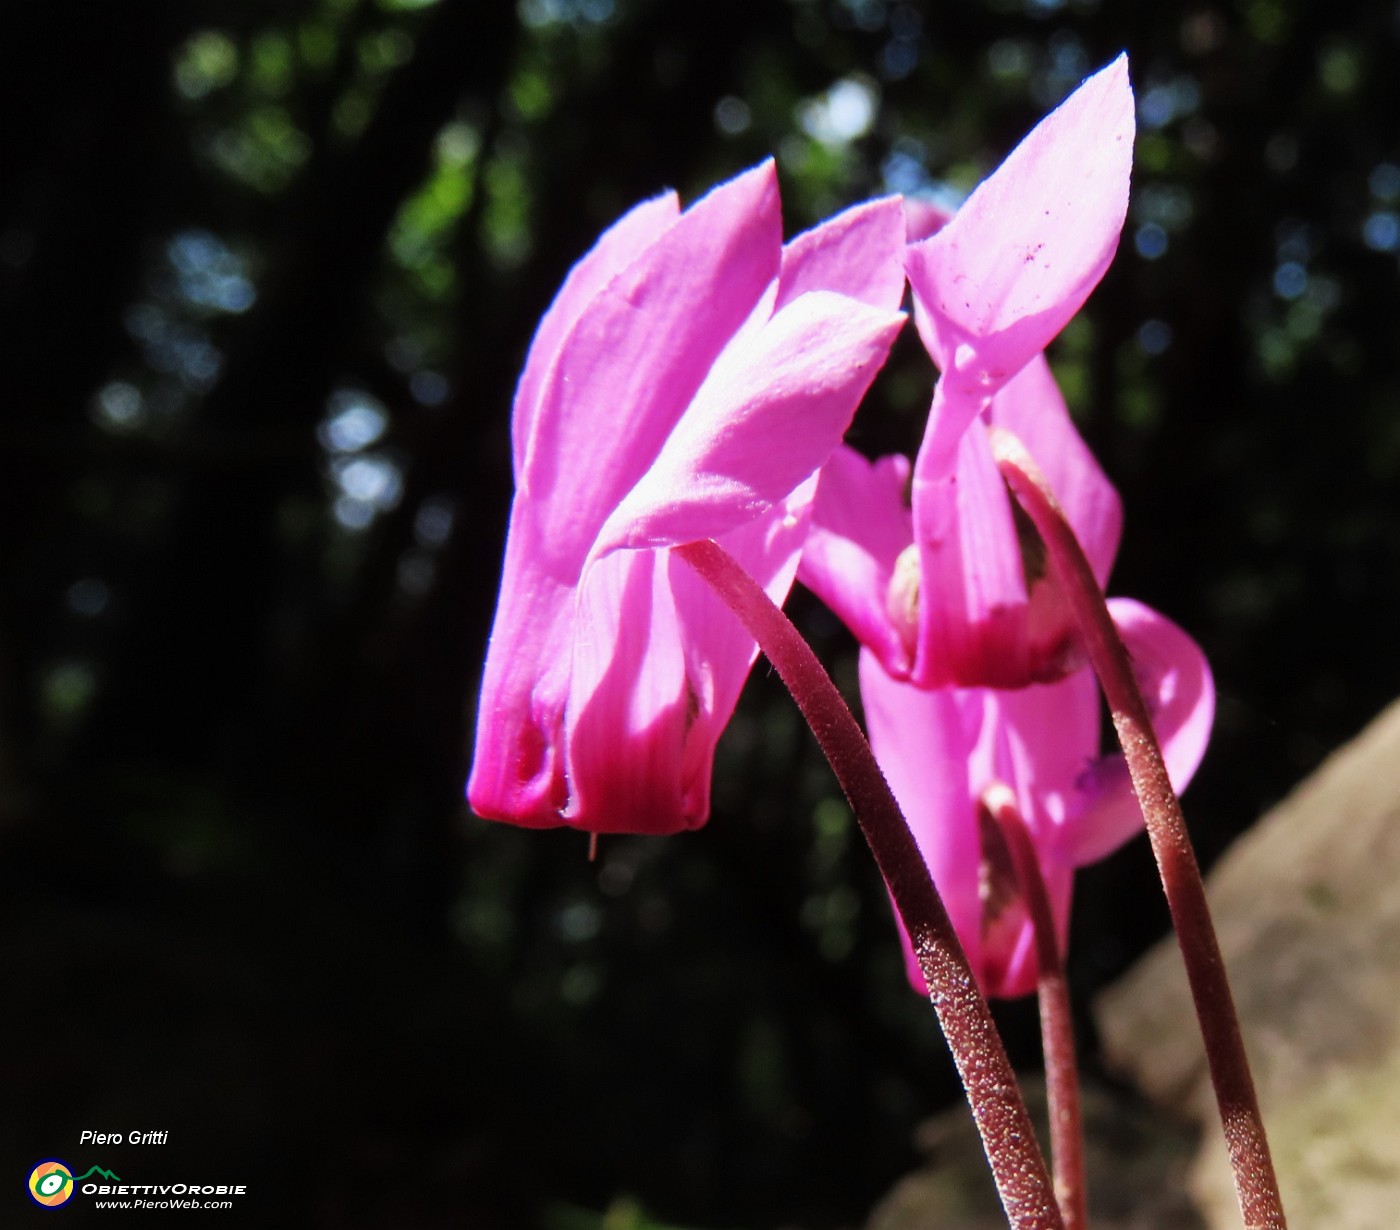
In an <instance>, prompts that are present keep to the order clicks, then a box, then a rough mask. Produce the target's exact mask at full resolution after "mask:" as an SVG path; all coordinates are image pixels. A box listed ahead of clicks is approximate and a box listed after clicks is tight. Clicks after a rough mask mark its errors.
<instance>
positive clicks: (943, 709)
mask: <svg viewBox="0 0 1400 1230" xmlns="http://www.w3.org/2000/svg"><path fill="white" fill-rule="evenodd" d="M860 695H861V700H862V702H863V703H864V705H865V721H866V728H867V729H868V731H869V733H870V746H871V748H872V749H873V750H874V752H875V758H876V759H877V760H878V761H879V762H880V768H881V769H882V770H883V771H884V774H885V777H886V779H887V780H888V781H889V784H890V789H891V790H892V791H893V792H894V797H895V799H896V801H898V803H899V806H900V808H901V810H902V811H903V812H904V815H905V818H906V819H907V820H908V822H909V829H910V832H911V833H913V835H914V840H915V842H916V843H917V844H918V847H919V852H920V853H921V854H922V855H923V857H924V862H925V863H926V864H927V865H928V869H929V872H930V874H931V875H932V876H933V881H934V884H935V885H936V886H937V888H938V892H939V895H940V896H941V897H942V898H943V904H944V906H945V907H947V910H948V915H949V917H950V918H951V919H952V922H953V926H954V928H955V929H956V930H957V933H958V938H959V939H961V940H962V943H963V947H964V948H965V949H966V950H967V956H968V960H969V961H970V962H971V964H972V968H973V969H974V970H975V969H979V968H980V967H981V941H980V936H979V928H980V926H981V902H980V900H979V897H978V871H979V868H980V866H981V859H982V854H981V845H980V842H979V839H978V834H977V823H976V818H975V815H974V813H973V804H972V797H973V796H972V793H971V789H970V784H969V781H968V754H969V750H970V748H971V746H972V743H973V740H974V738H975V735H976V732H977V729H978V727H979V725H980V720H981V713H982V703H983V700H982V694H981V693H979V692H966V693H958V692H954V691H951V690H949V689H937V690H933V691H926V690H923V689H921V688H916V687H913V686H911V685H910V684H907V683H900V682H898V681H897V680H895V679H892V678H890V676H889V675H888V674H887V673H886V672H885V670H884V668H883V667H882V666H881V665H880V663H879V662H878V661H877V660H876V658H875V656H874V655H873V654H872V653H871V652H870V651H869V650H868V649H862V650H861V653H860ZM907 951H908V950H907V948H906V952H907ZM910 955H911V956H912V954H910ZM909 971H910V981H911V982H913V983H914V985H915V987H921V986H922V982H923V979H922V976H921V975H920V974H919V969H918V965H917V964H911V965H910V967H909Z"/></svg>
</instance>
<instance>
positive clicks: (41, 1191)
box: [29, 1157, 73, 1208]
mask: <svg viewBox="0 0 1400 1230" xmlns="http://www.w3.org/2000/svg"><path fill="white" fill-rule="evenodd" d="M29 1194H30V1195H31V1196H33V1197H34V1202H35V1203H36V1204H42V1205H44V1206H45V1207H46V1208H53V1207H54V1206H55V1205H59V1204H62V1203H63V1202H64V1201H65V1200H67V1199H68V1197H69V1196H71V1195H72V1194H73V1172H72V1171H71V1170H69V1169H68V1165H67V1163H66V1162H60V1161H58V1160H57V1159H56V1158H52V1157H51V1158H49V1159H48V1160H47V1161H44V1162H40V1163H39V1164H38V1165H37V1166H35V1167H34V1169H33V1170H31V1171H30V1172H29Z"/></svg>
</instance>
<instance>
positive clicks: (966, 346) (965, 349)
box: [906, 56, 1134, 395]
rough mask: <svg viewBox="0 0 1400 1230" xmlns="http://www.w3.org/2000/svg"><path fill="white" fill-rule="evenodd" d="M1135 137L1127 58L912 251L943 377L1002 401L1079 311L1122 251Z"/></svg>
mask: <svg viewBox="0 0 1400 1230" xmlns="http://www.w3.org/2000/svg"><path fill="white" fill-rule="evenodd" d="M1133 132H1134V122H1133V96H1132V91H1131V89H1130V88H1129V86H1128V66H1127V59H1126V57H1123V56H1120V57H1119V58H1118V59H1117V60H1115V61H1114V62H1113V63H1112V64H1110V65H1109V66H1108V67H1107V68H1105V69H1103V70H1102V71H1101V72H1099V73H1097V74H1096V75H1095V76H1093V77H1090V78H1089V79H1088V80H1087V81H1086V82H1085V83H1084V84H1083V85H1082V86H1080V87H1079V89H1078V90H1076V91H1075V93H1074V94H1072V95H1071V96H1070V97H1069V98H1068V99H1067V100H1066V101H1065V102H1064V103H1062V104H1061V105H1060V107H1059V108H1058V109H1057V110H1055V111H1054V112H1052V113H1051V114H1050V115H1048V116H1047V117H1046V118H1045V119H1044V120H1042V121H1041V122H1040V124H1038V125H1037V126H1036V128H1035V129H1034V130H1033V131H1032V132H1031V133H1030V135H1029V136H1027V137H1026V139H1025V140H1024V141H1022V142H1021V144H1020V145H1018V146H1017V147H1016V149H1015V150H1013V151H1012V153H1011V156H1010V157H1009V158H1007V160H1006V161H1005V162H1003V163H1002V164H1001V166H1000V167H998V168H997V169H996V171H994V172H993V173H992V175H991V176H989V177H988V178H987V179H986V180H984V181H983V182H982V183H981V184H980V185H979V186H978V188H977V190H976V191H975V192H974V193H973V194H972V196H971V197H969V198H968V200H967V202H966V204H964V205H963V207H962V208H961V209H959V210H958V212H957V215H956V216H955V217H954V218H953V220H952V222H950V223H949V224H948V225H947V226H946V227H944V228H943V229H942V230H940V231H939V232H938V233H937V234H935V235H934V236H933V237H932V238H930V239H926V240H924V241H922V242H921V243H917V244H915V245H913V246H912V247H911V248H910V249H909V251H908V254H907V256H906V268H907V271H908V274H909V282H910V285H911V286H912V287H913V290H914V294H915V296H916V298H917V299H919V300H920V301H921V302H922V305H923V308H924V310H925V311H926V313H927V322H928V326H929V328H930V329H931V330H932V331H933V333H934V334H935V335H936V336H935V341H934V345H932V346H930V351H931V353H933V354H936V355H941V356H943V357H944V358H945V361H946V362H945V366H944V369H943V370H944V379H945V380H952V381H953V383H954V384H955V385H956V386H958V388H959V389H960V390H966V391H969V392H972V391H978V392H981V393H982V394H983V395H989V394H990V393H992V392H995V390H996V389H997V388H999V387H1000V386H1001V385H1002V384H1004V383H1005V382H1006V381H1007V380H1009V379H1010V378H1011V377H1012V376H1014V375H1015V374H1016V372H1017V371H1019V370H1020V369H1021V367H1023V366H1024V365H1025V363H1026V362H1027V361H1028V360H1029V359H1030V358H1031V357H1032V356H1033V355H1034V354H1036V353H1037V352H1039V351H1041V350H1043V349H1044V348H1045V345H1046V343H1047V342H1049V341H1050V339H1051V338H1052V337H1054V336H1055V334H1057V333H1058V332H1059V331H1060V329H1061V328H1063V326H1064V324H1065V322H1066V321H1068V320H1069V318H1070V317H1071V316H1073V315H1074V313H1075V312H1077V311H1078V310H1079V308H1080V306H1081V305H1082V304H1083V302H1084V300H1085V299H1086V298H1088V296H1089V292H1090V291H1091V290H1093V288H1094V286H1095V285H1097V283H1098V281H1099V279H1100V278H1101V277H1102V276H1103V273H1104V270H1105V269H1107V268H1108V264H1109V261H1110V260H1112V258H1113V253H1114V251H1115V250H1116V249H1117V246H1118V235H1119V232H1120V230H1121V229H1122V226H1123V219H1124V217H1125V215H1126V212H1127V206H1128V176H1129V172H1130V169H1131V165H1132V149H1133Z"/></svg>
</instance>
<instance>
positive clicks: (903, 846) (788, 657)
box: [673, 540, 1064, 1230]
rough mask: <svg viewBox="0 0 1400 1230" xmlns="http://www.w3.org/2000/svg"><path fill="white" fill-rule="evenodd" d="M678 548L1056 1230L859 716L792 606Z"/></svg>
mask: <svg viewBox="0 0 1400 1230" xmlns="http://www.w3.org/2000/svg"><path fill="white" fill-rule="evenodd" d="M673 550H674V554H675V555H677V556H678V557H679V558H680V559H682V560H684V561H685V562H686V563H687V564H689V565H690V567H691V568H693V569H694V570H695V571H696V572H697V573H698V574H699V575H700V577H701V578H703V579H704V580H705V581H706V582H707V583H708V584H709V585H710V586H711V587H712V588H713V589H714V591H715V593H716V594H718V595H719V597H720V598H721V599H722V600H723V601H724V602H725V604H726V605H728V607H729V608H730V609H731V610H732V611H733V612H734V613H735V614H736V615H737V616H738V617H739V619H740V621H741V622H742V623H743V625H744V627H745V628H746V629H747V630H748V632H749V634H750V635H751V636H753V637H754V639H755V640H756V641H757V642H758V644H759V647H760V648H761V649H762V651H763V652H764V654H766V655H767V657H768V660H769V661H770V662H771V663H772V664H773V666H774V668H775V669H776V670H777V672H778V674H779V675H780V676H781V678H782V680H783V682H784V683H785V684H786V685H787V687H788V690H789V691H790V692H791V693H792V695H793V699H794V700H796V702H797V705H798V708H799V709H800V710H801V711H802V715H803V717H804V718H806V720H807V723H808V725H809V726H811V728H812V733H813V734H814V735H816V737H817V742H818V743H819V744H820V745H821V749H822V751H823V752H824V753H825V755H826V757H827V759H828V760H829V761H830V762H831V766H832V768H833V770H835V773H836V776H837V780H838V781H839V782H840V784H841V788H842V790H844V791H845V793H846V797H847V798H848V799H849V800H850V803H851V807H852V809H853V811H854V813H855V816H856V819H857V821H858V823H859V824H860V827H861V832H862V833H863V834H864V836H865V839H866V841H867V842H868V843H869V845H870V849H871V851H872V853H873V854H874V855H875V861H876V864H877V865H878V866H879V869H880V873H881V874H882V875H883V876H884V878H885V883H886V884H887V885H888V887H889V891H890V895H891V897H892V898H893V899H894V902H895V906H896V908H897V909H898V911H899V913H900V916H901V917H902V919H903V921H904V925H905V927H906V929H907V930H908V934H909V937H910V939H911V941H912V943H913V946H914V950H915V952H916V954H917V955H918V959H919V964H920V967H921V969H922V971H923V974H924V978H925V981H926V982H927V984H928V987H929V998H930V1000H931V1002H932V1004H933V1008H934V1011H935V1012H936V1013H937V1015H938V1020H939V1024H940V1025H941V1026H942V1028H943V1032H944V1035H945V1037H946V1038H947V1039H948V1046H949V1049H950V1050H951V1051H952V1053H953V1059H954V1062H955V1063H956V1065H957V1068H958V1073H959V1075H960V1076H961V1077H962V1081H963V1085H964V1087H965V1088H966V1090H967V1097H968V1102H969V1104H970V1105H971V1108H972V1113H973V1118H974V1119H975V1120H976V1123H977V1128H978V1131H979V1132H980V1133H981V1136H982V1143H983V1146H984V1148H985V1150H986V1153H987V1159H988V1161H989V1162H990V1164H991V1168H992V1174H993V1177H994V1179H995V1181H996V1185H997V1190H998V1192H999V1193H1000V1196H1001V1200H1002V1205H1003V1207H1004V1208H1005V1210H1006V1215H1007V1218H1008V1219H1009V1221H1010V1224H1011V1226H1012V1227H1014V1228H1015V1230H1063V1227H1064V1223H1063V1221H1062V1219H1061V1217H1060V1213H1059V1209H1058V1206H1057V1203H1056V1200H1055V1195H1054V1189H1053V1186H1052V1183H1051V1179H1050V1174H1049V1171H1048V1169H1047V1167H1046V1164H1045V1159H1044V1156H1043V1155H1042V1154H1041V1152H1040V1148H1039V1146H1038V1145H1037V1143H1036V1138H1035V1131H1034V1128H1033V1127H1032V1125H1031V1120H1030V1116H1029V1114H1028V1112H1027V1110H1026V1106H1025V1102H1024V1101H1023V1100H1022V1098H1021V1093H1020V1089H1019V1087H1018V1085H1017V1083H1016V1077H1015V1074H1014V1072H1013V1071H1012V1069H1011V1064H1010V1061H1009V1060H1008V1058H1007V1056H1006V1051H1005V1048H1004V1047H1003V1046H1002V1043H1001V1038H1000V1036H999V1035H998V1034H997V1031H996V1026H995V1024H994V1023H993V1021H992V1016H991V1010H990V1009H989V1007H988V1006H987V1001H986V999H985V998H983V996H982V993H981V991H980V990H979V989H978V986H977V979H976V977H975V976H974V974H973V972H972V968H971V966H970V965H969V964H968V961H967V957H966V955H965V954H964V952H963V950H962V946H961V944H959V942H958V938H957V933H956V932H955V930H954V929H953V925H952V922H951V921H950V920H949V917H948V913H947V911H946V910H945V909H944V907H943V903H942V901H941V900H940V898H939V896H938V893H937V890H936V889H935V888H934V885H933V880H932V879H931V878H930V876H929V873H928V868H927V866H926V865H925V863H924V860H923V858H922V857H921V856H920V854H919V849H918V846H917V845H916V844H915V842H914V839H913V837H912V835H911V834H910V832H909V827H908V825H907V824H906V822H905V820H904V817H903V815H902V814H901V812H900V810H899V805H898V804H897V803H896V802H895V800H894V796H893V795H892V794H891V793H890V789H889V786H888V785H887V784H886V782H885V779H884V776H883V774H882V773H881V772H880V768H879V766H878V765H877V764H876V763H875V758H874V756H873V755H872V753H871V751H870V747H869V744H867V743H866V740H865V736H864V735H863V734H862V733H861V730H860V727H859V725H858V724H857V723H856V720H855V718H854V717H852V715H851V712H850V710H849V709H848V708H847V706H846V703H845V701H844V700H843V699H842V698H841V694H840V692H838V691H837V689H836V686H835V685H834V684H833V683H832V682H831V679H830V678H829V677H828V676H827V673H826V671H825V670H824V669H823V668H822V666H821V664H820V662H818V661H817V658H816V655H815V654H814V653H813V652H812V650H811V647H810V646H809V645H808V644H807V642H806V641H805V640H803V638H802V637H801V636H800V635H799V634H798V632H797V630H796V629H795V628H794V627H793V626H792V624H791V623H790V622H789V620H788V618H787V616H785V615H784V614H783V613H782V611H781V610H780V609H779V608H778V607H777V606H776V605H775V604H774V603H773V601H772V600H771V599H770V598H769V597H768V595H767V594H766V593H765V592H764V591H763V589H762V588H761V587H760V586H759V585H757V584H756V583H755V582H754V581H753V579H752V578H751V577H749V576H748V575H747V574H746V573H745V572H744V570H743V569H742V568H741V567H739V565H738V564H737V563H736V562H735V561H734V560H733V559H732V558H731V557H730V556H729V555H728V554H727V553H726V552H725V551H724V550H723V549H722V548H721V547H720V546H718V545H717V544H716V543H714V542H712V541H709V540H702V541H698V542H692V543H689V544H687V545H685V546H681V547H676V548H674V549H673Z"/></svg>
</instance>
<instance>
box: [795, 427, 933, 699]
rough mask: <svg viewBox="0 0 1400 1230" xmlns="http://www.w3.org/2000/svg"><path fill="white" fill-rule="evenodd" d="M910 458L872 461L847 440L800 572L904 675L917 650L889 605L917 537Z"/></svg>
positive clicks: (829, 474) (826, 471)
mask: <svg viewBox="0 0 1400 1230" xmlns="http://www.w3.org/2000/svg"><path fill="white" fill-rule="evenodd" d="M908 482H909V462H908V460H907V459H906V458H904V457H899V456H893V457H882V458H881V459H880V460H879V461H875V462H870V461H867V460H866V459H865V458H864V457H862V456H861V455H860V454H859V453H858V452H856V451H855V449H852V448H847V447H846V446H844V445H843V446H842V447H841V448H838V449H837V450H836V451H835V452H834V453H832V455H831V459H830V460H829V461H828V462H827V463H826V465H825V466H823V467H822V472H821V478H820V481H819V482H818V485H817V498H816V503H815V504H814V506H813V509H812V529H811V532H810V533H809V534H808V536H807V542H806V545H805V546H804V548H803V550H802V561H801V564H800V565H799V567H798V570H797V577H798V580H800V581H801V582H802V583H803V584H804V585H805V586H807V588H808V589H810V590H811V591H812V592H813V593H814V594H816V595H817V597H819V598H820V599H821V600H822V601H823V602H825V603H826V604H827V606H829V607H830V608H831V609H832V610H833V611H834V612H835V613H836V615H837V616H838V617H839V618H840V619H841V620H842V622H843V623H845V625H846V626H847V627H848V628H850V629H851V631H852V632H853V633H855V636H856V639H857V640H859V641H860V643H861V644H862V645H865V646H868V647H869V648H870V649H871V650H872V651H873V652H874V654H875V656H876V657H878V658H879V659H880V663H881V665H883V666H884V668H885V669H886V670H887V671H888V672H889V673H890V674H891V675H893V676H894V677H895V678H896V679H902V678H904V677H905V676H906V675H908V673H909V666H910V662H911V657H910V654H909V651H908V649H907V648H906V647H905V644H904V641H903V639H902V638H901V636H900V633H899V630H898V629H897V628H896V625H895V621H894V620H893V619H892V617H891V615H890V610H889V594H890V588H891V585H892V583H893V580H894V574H895V569H896V568H897V567H898V565H899V558H900V555H901V553H902V552H903V551H904V549H905V548H906V547H908V546H909V544H910V542H911V541H912V529H911V523H910V517H909V508H908V505H907V504H906V503H905V501H904V489H905V487H906V485H907V484H908Z"/></svg>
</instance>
